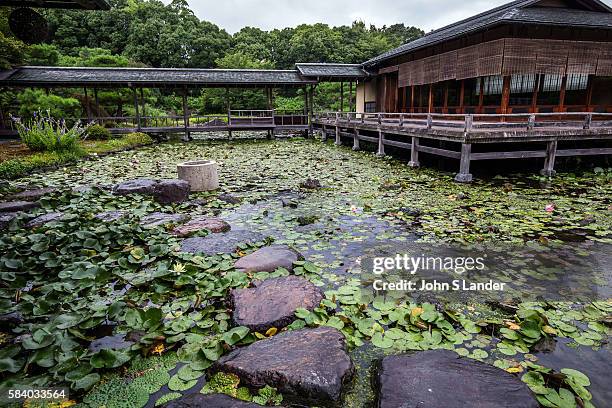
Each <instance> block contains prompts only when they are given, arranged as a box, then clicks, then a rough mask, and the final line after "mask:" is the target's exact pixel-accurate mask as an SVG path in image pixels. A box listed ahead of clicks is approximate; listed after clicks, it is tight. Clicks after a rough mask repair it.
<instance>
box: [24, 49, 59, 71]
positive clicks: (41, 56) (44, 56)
mask: <svg viewBox="0 0 612 408" xmlns="http://www.w3.org/2000/svg"><path fill="white" fill-rule="evenodd" d="M59 59H60V53H59V51H58V49H57V47H56V46H55V45H51V44H32V45H30V46H29V47H28V48H27V51H26V60H27V63H28V64H29V65H43V66H44V65H46V66H54V65H57V64H58V62H59Z"/></svg>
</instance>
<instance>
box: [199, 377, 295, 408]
mask: <svg viewBox="0 0 612 408" xmlns="http://www.w3.org/2000/svg"><path fill="white" fill-rule="evenodd" d="M201 392H202V393H203V394H214V393H221V394H227V395H229V396H231V397H234V398H237V399H239V400H242V401H249V402H254V403H256V404H259V405H264V406H276V405H280V404H281V402H283V395H282V394H280V393H278V391H277V390H276V388H273V387H270V386H268V385H266V386H264V387H263V388H260V389H258V390H257V392H256V393H255V394H251V391H250V390H249V388H247V387H240V378H238V376H237V375H235V374H231V373H223V372H219V373H216V374H215V375H214V376H212V378H210V380H208V382H207V383H206V385H204V388H202V390H201Z"/></svg>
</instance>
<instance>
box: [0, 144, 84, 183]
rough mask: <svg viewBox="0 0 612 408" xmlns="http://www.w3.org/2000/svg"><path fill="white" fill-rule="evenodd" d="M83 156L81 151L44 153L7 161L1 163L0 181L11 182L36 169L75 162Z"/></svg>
mask: <svg viewBox="0 0 612 408" xmlns="http://www.w3.org/2000/svg"><path fill="white" fill-rule="evenodd" d="M82 154H83V153H82V152H80V151H75V152H44V153H36V154H33V155H31V156H27V157H20V158H17V159H11V160H6V161H3V162H0V179H6V180H11V179H15V178H18V177H22V176H24V175H25V174H27V173H29V172H31V171H32V170H34V169H39V168H41V167H49V166H57V165H60V164H65V163H69V162H73V161H76V160H77V159H79V158H80V157H81V156H82Z"/></svg>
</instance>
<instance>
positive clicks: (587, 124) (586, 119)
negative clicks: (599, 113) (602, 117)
mask: <svg viewBox="0 0 612 408" xmlns="http://www.w3.org/2000/svg"><path fill="white" fill-rule="evenodd" d="M591 122H593V114H592V113H587V114H586V116H585V117H584V124H583V125H582V129H584V130H589V129H590V128H591Z"/></svg>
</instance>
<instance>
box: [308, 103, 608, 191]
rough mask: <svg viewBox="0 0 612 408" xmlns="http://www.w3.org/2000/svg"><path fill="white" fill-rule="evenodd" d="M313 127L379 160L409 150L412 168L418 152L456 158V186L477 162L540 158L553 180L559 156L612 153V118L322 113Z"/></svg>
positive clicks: (586, 115)
mask: <svg viewBox="0 0 612 408" xmlns="http://www.w3.org/2000/svg"><path fill="white" fill-rule="evenodd" d="M313 125H314V126H315V128H317V129H320V130H321V132H322V135H323V139H326V138H327V137H328V135H330V134H331V135H333V136H334V137H335V142H336V144H337V145H340V144H342V138H343V137H344V138H350V139H351V140H352V143H353V149H354V150H358V149H359V148H360V142H362V141H364V142H370V143H375V144H376V145H377V146H378V150H377V153H378V154H379V155H381V156H382V155H384V154H385V146H393V147H396V148H401V149H407V150H410V162H409V163H408V164H409V165H410V166H412V167H418V166H419V153H426V154H433V155H437V156H442V157H447V158H451V159H457V160H459V162H460V163H459V172H458V173H457V175H456V176H455V180H456V181H458V182H470V181H472V175H471V174H470V162H471V161H473V160H491V159H524V158H539V157H542V158H544V168H543V169H542V171H541V173H542V174H543V175H547V176H552V175H554V174H555V170H554V165H555V158H556V157H569V156H589V155H610V154H612V113H594V112H586V113H539V114H465V115H463V114H435V113H429V114H414V113H355V112H323V113H316V114H315V115H314V118H313ZM453 146H454V147H455V148H456V149H453V148H452V147H453ZM526 148H529V149H528V150H525V149H526Z"/></svg>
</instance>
